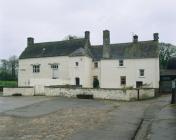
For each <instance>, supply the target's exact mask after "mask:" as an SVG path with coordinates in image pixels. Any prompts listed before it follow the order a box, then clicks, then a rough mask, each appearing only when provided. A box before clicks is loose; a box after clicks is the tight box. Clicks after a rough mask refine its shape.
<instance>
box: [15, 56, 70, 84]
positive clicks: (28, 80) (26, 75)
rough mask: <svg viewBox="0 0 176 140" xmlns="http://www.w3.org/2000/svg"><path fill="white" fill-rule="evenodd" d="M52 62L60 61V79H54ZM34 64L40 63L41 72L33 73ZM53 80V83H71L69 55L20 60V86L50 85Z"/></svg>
mask: <svg viewBox="0 0 176 140" xmlns="http://www.w3.org/2000/svg"><path fill="white" fill-rule="evenodd" d="M51 63H58V65H59V70H58V73H59V74H58V76H59V79H52V69H51V65H50V64H51ZM34 64H40V73H33V67H32V65H34ZM51 82H52V83H53V85H54V84H55V83H57V82H59V84H63V83H67V84H69V82H70V77H69V57H65V56H63V57H62V56H61V57H46V58H30V59H20V60H19V74H18V85H19V86H33V85H50V84H51ZM57 85H58V84H57Z"/></svg>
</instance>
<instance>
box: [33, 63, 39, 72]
mask: <svg viewBox="0 0 176 140" xmlns="http://www.w3.org/2000/svg"><path fill="white" fill-rule="evenodd" d="M39 72H40V65H33V73H39Z"/></svg>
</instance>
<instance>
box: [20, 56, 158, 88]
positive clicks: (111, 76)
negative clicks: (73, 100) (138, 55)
mask: <svg viewBox="0 0 176 140" xmlns="http://www.w3.org/2000/svg"><path fill="white" fill-rule="evenodd" d="M76 62H78V66H76V64H75V63H76ZM54 63H56V64H58V65H59V68H58V79H52V69H51V65H50V64H54ZM35 64H39V65H40V72H39V73H33V66H32V65H35ZM139 69H144V74H145V75H144V77H140V76H139ZM93 76H98V79H99V83H100V88H121V87H122V86H121V85H120V76H126V87H134V88H135V87H136V81H142V82H143V84H147V87H150V88H158V87H159V58H145V59H124V66H122V67H120V66H119V60H117V59H116V60H115V59H114V60H109V59H108V60H101V61H98V68H94V62H93V61H92V58H89V57H86V56H78V57H68V56H58V57H45V58H30V59H20V60H19V74H18V85H19V86H36V85H43V86H50V85H75V78H76V77H78V78H80V85H82V86H83V87H86V88H92V87H93Z"/></svg>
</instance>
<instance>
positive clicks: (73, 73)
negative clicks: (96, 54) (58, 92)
mask: <svg viewBox="0 0 176 140" xmlns="http://www.w3.org/2000/svg"><path fill="white" fill-rule="evenodd" d="M75 62H78V66H76V65H75ZM91 65H92V59H91V58H89V57H86V56H83V57H81V56H80V57H70V60H69V71H70V72H69V76H70V80H71V82H70V84H71V85H75V84H76V83H75V78H76V77H79V78H80V85H82V86H83V87H87V88H91V87H92V84H91V80H92V70H91Z"/></svg>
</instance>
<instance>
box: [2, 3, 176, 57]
mask: <svg viewBox="0 0 176 140" xmlns="http://www.w3.org/2000/svg"><path fill="white" fill-rule="evenodd" d="M104 29H108V30H110V32H111V42H112V43H120V42H130V41H131V40H132V35H133V34H138V35H139V40H151V39H152V38H153V33H154V32H158V33H159V36H160V41H161V42H167V43H172V44H174V45H176V0H0V59H2V58H8V57H9V56H12V55H17V56H19V55H20V53H21V52H22V51H23V50H24V49H25V47H26V38H27V37H29V36H32V37H34V38H35V42H46V41H59V40H62V39H63V38H64V37H65V36H67V35H68V34H71V35H76V36H84V31H85V30H89V31H90V32H91V44H102V31H103V30H104Z"/></svg>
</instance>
